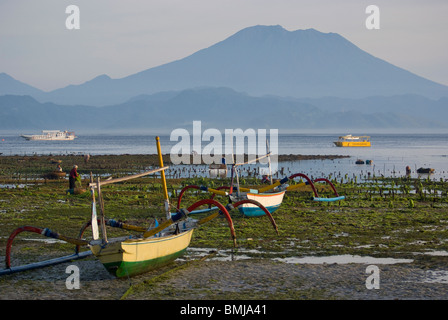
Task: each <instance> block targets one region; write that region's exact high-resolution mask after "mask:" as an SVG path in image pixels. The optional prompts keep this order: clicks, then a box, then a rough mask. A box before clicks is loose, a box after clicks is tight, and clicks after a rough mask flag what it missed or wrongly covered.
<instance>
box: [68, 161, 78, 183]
mask: <svg viewBox="0 0 448 320" xmlns="http://www.w3.org/2000/svg"><path fill="white" fill-rule="evenodd" d="M77 169H78V166H77V165H76V164H75V165H74V166H73V169H72V170H70V176H69V178H68V182H69V189H75V182H76V179H77V178H78V177H79V173H78V171H77Z"/></svg>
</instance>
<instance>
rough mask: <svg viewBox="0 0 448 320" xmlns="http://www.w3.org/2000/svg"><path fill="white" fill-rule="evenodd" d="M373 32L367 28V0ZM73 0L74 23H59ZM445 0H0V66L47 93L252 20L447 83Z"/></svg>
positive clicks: (209, 39)
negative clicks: (330, 36) (375, 11)
mask: <svg viewBox="0 0 448 320" xmlns="http://www.w3.org/2000/svg"><path fill="white" fill-rule="evenodd" d="M372 4H373V5H376V6H378V8H379V9H380V29H379V30H368V29H367V28H366V26H365V21H366V19H367V18H368V16H369V14H367V13H366V8H367V6H368V5H372ZM69 5H77V6H78V7H79V10H80V29H79V30H69V29H67V28H66V24H65V23H66V19H67V18H68V17H69V14H67V13H66V12H65V11H66V7H67V6H69ZM447 16H448V1H447V0H369V1H364V0H341V1H337V0H303V1H302V0H275V1H274V0H121V1H120V0H71V1H65V0H39V1H36V0H0V72H6V73H8V74H9V75H11V76H13V77H14V78H15V79H17V80H20V81H22V82H25V83H28V84H30V85H32V86H35V87H37V88H39V89H42V90H45V91H49V90H53V89H57V88H61V87H64V86H66V85H69V84H80V83H83V82H85V81H87V80H91V79H92V78H94V77H96V76H98V75H101V74H107V75H109V76H110V77H112V78H121V77H125V76H127V75H130V74H133V73H136V72H139V71H142V70H145V69H148V68H151V67H155V66H158V65H161V64H164V63H167V62H171V61H173V60H177V59H181V58H184V57H186V56H187V55H190V54H192V53H194V52H196V51H198V50H200V49H203V48H206V47H209V46H211V45H213V44H215V43H216V42H219V41H221V40H224V39H225V38H227V37H229V36H231V35H232V34H234V33H235V32H237V31H239V30H241V29H243V28H246V27H249V26H253V25H281V26H283V27H284V28H285V29H287V30H290V31H293V30H297V29H308V28H314V29H317V30H319V31H321V32H335V33H339V34H340V35H342V36H343V37H345V38H346V39H348V40H349V41H351V42H353V43H354V44H355V45H357V46H358V47H360V48H361V49H363V50H365V51H367V52H369V53H371V54H372V55H374V56H376V57H378V58H381V59H384V60H386V61H388V62H390V63H392V64H394V65H396V66H399V67H401V68H404V69H406V70H409V71H411V72H413V73H415V74H417V75H420V76H423V77H425V78H428V79H430V80H433V81H436V82H439V83H442V84H445V85H448V63H447V56H448V55H447V54H448V40H447V39H448V36H447V31H448V28H447V27H448V18H447Z"/></svg>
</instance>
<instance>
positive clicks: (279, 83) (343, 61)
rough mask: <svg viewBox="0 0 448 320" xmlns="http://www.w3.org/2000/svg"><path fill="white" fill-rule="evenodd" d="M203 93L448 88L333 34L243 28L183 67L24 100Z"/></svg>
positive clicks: (309, 94) (433, 91)
mask: <svg viewBox="0 0 448 320" xmlns="http://www.w3.org/2000/svg"><path fill="white" fill-rule="evenodd" d="M201 86H208V87H229V88H232V89H234V90H236V91H239V92H246V93H247V94H250V95H252V96H263V95H277V96H290V97H294V98H322V97H339V98H365V97H369V96H375V95H382V96H393V95H401V94H410V93H414V94H418V95H422V96H425V97H429V98H440V97H443V96H447V97H448V87H447V86H444V85H442V84H438V83H436V82H434V81H431V80H428V79H425V78H423V77H420V76H418V75H415V74H413V73H411V72H409V71H407V70H404V69H402V68H400V67H397V66H395V65H393V64H390V63H389V62H387V61H384V60H382V59H380V58H377V57H374V56H373V55H371V54H369V53H367V52H365V51H363V50H361V49H360V48H358V47H357V46H356V45H355V44H353V43H352V42H350V41H349V40H347V39H346V38H344V37H343V36H341V35H339V34H337V33H331V32H330V33H323V32H320V31H318V30H316V29H312V28H311V29H306V30H300V29H299V30H293V31H288V30H286V29H284V28H283V27H281V26H280V25H276V26H263V25H257V26H251V27H247V28H244V29H242V30H240V31H238V32H236V33H234V34H233V35H231V36H229V37H227V38H226V39H223V40H221V41H219V42H217V43H215V44H213V45H211V46H209V47H207V48H203V49H201V50H198V51H196V52H195V53H193V54H191V55H188V56H186V57H184V58H182V59H179V60H175V61H172V62H169V63H166V64H162V65H159V66H156V67H153V68H149V69H145V70H142V71H140V72H137V73H134V74H131V75H128V76H126V77H122V78H118V79H112V78H110V77H109V76H107V75H100V76H97V77H95V78H93V79H91V80H89V81H86V82H84V83H82V84H79V85H69V86H66V87H64V88H59V89H56V90H53V91H50V92H42V91H41V92H34V93H33V94H30V93H29V92H27V93H26V94H30V95H32V96H33V97H35V98H36V99H37V100H38V101H40V102H54V103H58V104H70V105H73V104H83V105H94V106H105V105H112V104H117V103H123V102H125V101H127V100H129V99H131V98H133V97H135V96H138V95H141V94H154V93H156V92H161V91H170V90H175V91H178V90H184V89H188V88H195V87H201ZM0 93H1V91H0Z"/></svg>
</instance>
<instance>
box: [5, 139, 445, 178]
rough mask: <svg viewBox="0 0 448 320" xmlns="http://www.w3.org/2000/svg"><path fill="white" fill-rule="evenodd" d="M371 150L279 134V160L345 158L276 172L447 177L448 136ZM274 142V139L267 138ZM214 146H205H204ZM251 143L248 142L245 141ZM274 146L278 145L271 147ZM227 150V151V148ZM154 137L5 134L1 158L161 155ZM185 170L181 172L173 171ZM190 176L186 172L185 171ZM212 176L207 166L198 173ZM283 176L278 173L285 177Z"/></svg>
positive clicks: (288, 165)
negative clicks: (425, 171)
mask: <svg viewBox="0 0 448 320" xmlns="http://www.w3.org/2000/svg"><path fill="white" fill-rule="evenodd" d="M363 135H370V136H371V143H372V146H371V147H352V148H340V147H336V146H335V145H334V143H333V142H334V141H336V140H337V139H338V134H306V133H301V134H281V133H280V134H279V135H278V144H277V150H278V154H280V155H285V154H286V155H289V154H293V155H343V156H347V158H337V159H334V160H329V159H326V160H302V161H293V162H279V163H278V164H277V168H278V170H279V171H280V170H281V173H282V175H283V176H287V175H289V174H294V173H304V174H306V175H308V176H310V177H312V178H313V179H316V178H320V177H328V176H329V175H331V176H333V177H334V176H338V175H339V176H340V175H348V176H349V177H352V176H353V177H354V176H356V177H362V176H367V175H370V176H372V175H375V176H386V177H388V176H403V175H405V168H406V166H409V167H410V168H411V170H412V176H414V177H416V176H417V173H416V170H417V169H418V168H420V167H423V168H433V169H435V172H434V174H432V175H431V179H437V180H438V179H440V178H442V179H447V178H448V134H446V133H434V134H411V133H409V134H369V133H365V134H363ZM268 139H269V136H268ZM160 142H161V146H162V153H164V154H167V153H168V154H169V153H170V152H171V148H172V147H173V146H175V145H176V144H177V143H178V142H179V141H170V136H169V135H165V136H160ZM208 143H209V142H202V147H205V146H206V145H207V144H208ZM246 143H247V141H246ZM270 143H271V145H273V146H274V147H275V145H274V144H273V141H271V142H270ZM223 149H224V148H223ZM156 153H157V150H156V144H155V135H151V134H143V133H142V134H113V133H91V134H82V133H77V139H75V140H73V141H28V140H25V139H23V138H21V137H20V135H19V134H17V133H12V132H0V154H2V155H28V156H30V155H65V154H90V155H91V156H95V155H106V154H156ZM357 159H362V160H364V161H366V160H371V164H362V165H359V164H356V163H355V162H356V160H357ZM256 166H257V165H255V166H254V165H249V166H244V167H242V168H241V169H240V171H241V173H242V174H243V175H244V174H245V173H246V174H248V173H252V172H253V168H256ZM172 169H173V170H176V171H181V170H179V169H181V168H179V167H177V168H172ZM184 171H185V170H184ZM195 172H196V174H199V175H208V169H207V167H206V166H199V167H198V170H196V171H195ZM280 175H281V174H280V172H279V174H277V176H278V177H280Z"/></svg>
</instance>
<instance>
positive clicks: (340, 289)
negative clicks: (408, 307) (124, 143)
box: [0, 255, 448, 301]
mask: <svg viewBox="0 0 448 320" xmlns="http://www.w3.org/2000/svg"><path fill="white" fill-rule="evenodd" d="M416 258H417V259H415V260H413V259H411V260H409V261H410V262H406V261H405V262H402V263H400V262H399V260H397V263H393V262H392V263H387V264H375V265H376V266H377V267H378V275H379V277H378V278H377V282H376V283H377V284H378V285H379V288H368V284H372V283H374V282H372V280H369V276H371V275H372V273H371V272H366V269H367V266H368V265H369V264H366V263H329V264H328V263H286V262H279V261H275V260H273V259H241V260H240V259H239V257H238V255H236V256H234V260H228V259H223V260H225V261H222V260H220V259H216V256H215V255H210V256H209V257H207V258H203V259H200V258H194V259H192V258H191V257H190V258H189V257H188V255H187V256H186V258H185V259H181V260H178V261H176V262H175V263H172V264H170V265H169V266H166V267H165V268H163V269H160V270H157V271H154V272H150V273H147V274H144V275H140V276H136V277H133V278H121V279H117V278H114V277H112V276H111V275H109V274H108V273H107V271H106V270H105V269H104V268H103V266H102V265H101V263H100V262H98V261H97V260H95V259H94V258H87V259H84V260H77V261H73V262H70V263H63V264H60V265H56V266H52V267H47V268H44V269H39V270H32V271H27V272H23V273H17V274H11V275H6V276H2V277H1V278H0V299H4V300H35V299H37V300H61V299H64V300H65V299H71V300H89V299H96V300H97V299H99V300H117V299H125V300H189V301H200V300H239V299H243V300H248V299H249V300H251V299H254V300H302V299H304V300H309V299H313V300H331V299H335V300H395V299H400V300H446V299H448V287H447V286H448V270H447V269H446V265H447V262H448V257H446V256H440V257H430V258H426V257H425V258H423V257H421V256H416ZM69 265H76V266H78V267H79V272H80V288H79V289H68V287H67V285H66V281H67V279H68V278H69V276H70V275H71V273H70V272H69V273H66V268H67V266H69ZM370 279H371V278H370Z"/></svg>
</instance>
